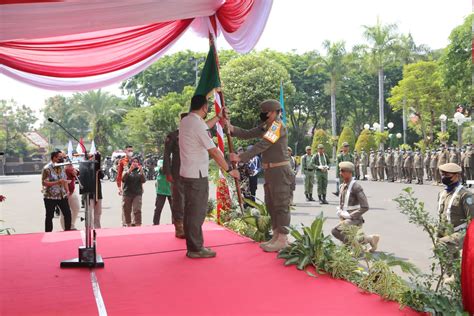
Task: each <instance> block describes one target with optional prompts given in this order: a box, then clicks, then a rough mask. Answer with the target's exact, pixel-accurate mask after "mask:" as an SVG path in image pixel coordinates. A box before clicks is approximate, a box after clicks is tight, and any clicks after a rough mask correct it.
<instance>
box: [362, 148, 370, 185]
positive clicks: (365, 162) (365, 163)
mask: <svg viewBox="0 0 474 316" xmlns="http://www.w3.org/2000/svg"><path fill="white" fill-rule="evenodd" d="M360 165H361V167H362V181H365V180H367V166H368V165H369V158H368V157H367V153H366V152H365V150H364V148H362V150H361V152H360Z"/></svg>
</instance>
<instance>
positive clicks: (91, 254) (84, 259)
mask: <svg viewBox="0 0 474 316" xmlns="http://www.w3.org/2000/svg"><path fill="white" fill-rule="evenodd" d="M96 163H97V162H96V161H94V160H92V161H91V160H87V161H82V162H80V163H79V184H80V185H79V187H80V191H79V192H80V194H82V196H83V197H84V200H85V202H84V207H85V215H84V217H85V246H81V247H79V249H78V257H77V258H74V259H69V260H64V261H61V268H103V267H104V260H103V259H102V257H101V256H100V255H98V254H97V251H96V233H95V229H92V214H91V209H90V207H89V205H90V199H91V197H92V196H97V181H100V180H99V179H98V178H97V173H96V170H95V166H96Z"/></svg>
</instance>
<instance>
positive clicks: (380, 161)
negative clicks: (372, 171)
mask: <svg viewBox="0 0 474 316" xmlns="http://www.w3.org/2000/svg"><path fill="white" fill-rule="evenodd" d="M375 166H376V168H377V174H378V177H379V181H382V182H383V181H385V156H384V152H383V151H382V150H379V153H378V154H377V163H376V164H375Z"/></svg>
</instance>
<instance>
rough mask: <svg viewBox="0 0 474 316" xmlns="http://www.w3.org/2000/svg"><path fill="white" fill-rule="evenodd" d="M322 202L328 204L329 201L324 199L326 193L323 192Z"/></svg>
mask: <svg viewBox="0 0 474 316" xmlns="http://www.w3.org/2000/svg"><path fill="white" fill-rule="evenodd" d="M322 196H323V204H329V202H328V201H327V200H326V194H323V195H322Z"/></svg>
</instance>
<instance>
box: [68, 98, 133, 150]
mask: <svg viewBox="0 0 474 316" xmlns="http://www.w3.org/2000/svg"><path fill="white" fill-rule="evenodd" d="M71 104H72V105H73V107H74V109H73V111H72V112H71V113H70V118H69V119H70V120H75V119H79V118H85V119H86V120H87V122H89V130H90V133H89V135H88V138H90V139H91V140H94V141H95V144H96V146H97V149H98V150H105V149H106V148H107V147H108V145H109V143H108V138H107V134H108V133H107V131H106V129H107V127H108V125H109V124H108V123H109V120H113V119H115V118H118V117H120V116H121V115H123V114H125V113H126V111H127V109H126V108H123V107H120V106H119V104H120V99H119V98H118V97H116V96H113V95H111V94H110V93H108V92H103V91H101V90H100V89H99V90H92V91H87V92H84V93H75V94H74V95H73V96H72V99H71Z"/></svg>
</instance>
